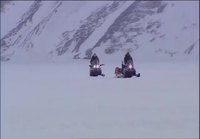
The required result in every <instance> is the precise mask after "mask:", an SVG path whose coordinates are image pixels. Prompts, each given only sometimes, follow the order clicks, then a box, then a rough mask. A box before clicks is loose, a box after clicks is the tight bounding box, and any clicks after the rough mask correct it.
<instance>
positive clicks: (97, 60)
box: [90, 53, 99, 65]
mask: <svg viewBox="0 0 200 139" xmlns="http://www.w3.org/2000/svg"><path fill="white" fill-rule="evenodd" d="M94 62H97V63H98V64H99V58H98V56H97V54H96V53H94V54H93V56H92V58H91V59H90V64H91V65H92V64H94Z"/></svg>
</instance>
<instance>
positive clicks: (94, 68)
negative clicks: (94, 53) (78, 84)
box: [89, 62, 105, 77]
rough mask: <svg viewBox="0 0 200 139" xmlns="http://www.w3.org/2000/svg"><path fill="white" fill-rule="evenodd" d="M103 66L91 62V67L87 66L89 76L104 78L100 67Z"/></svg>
mask: <svg viewBox="0 0 200 139" xmlns="http://www.w3.org/2000/svg"><path fill="white" fill-rule="evenodd" d="M103 65H104V64H99V63H98V62H93V63H92V64H91V65H89V67H90V76H98V75H101V76H103V77H104V76H105V74H103V73H102V70H101V66H103Z"/></svg>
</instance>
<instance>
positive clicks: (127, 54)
mask: <svg viewBox="0 0 200 139" xmlns="http://www.w3.org/2000/svg"><path fill="white" fill-rule="evenodd" d="M128 61H129V62H131V64H132V65H133V58H132V56H131V55H130V53H129V52H127V53H126V54H125V56H124V63H122V71H123V70H124V67H125V66H126V64H127V63H128Z"/></svg>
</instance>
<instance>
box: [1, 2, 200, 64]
mask: <svg viewBox="0 0 200 139" xmlns="http://www.w3.org/2000/svg"><path fill="white" fill-rule="evenodd" d="M16 3H17V2H16ZM197 3H198V2H196V1H191V2H187V1H177V2H172V1H96V2H91V1H83V2H78V1H74V2H72V1H34V2H31V3H28V2H27V3H23V7H26V6H27V7H29V6H30V5H31V6H30V7H29V9H28V10H27V11H26V12H25V13H24V14H23V16H20V14H22V12H24V10H25V9H26V8H24V9H23V10H19V8H14V9H15V12H16V13H18V15H19V17H18V19H19V20H18V22H17V25H16V26H15V27H13V28H11V27H12V26H13V23H12V25H9V27H8V28H10V31H9V32H8V33H6V32H7V31H8V28H7V29H5V30H3V32H2V33H1V34H2V36H1V60H2V61H7V60H10V59H12V60H17V59H19V60H22V59H29V60H31V59H37V58H39V57H40V58H39V59H46V60H47V59H48V60H51V59H52V58H53V59H59V57H63V58H66V57H70V58H75V59H77V58H90V56H91V54H92V53H94V52H98V53H101V54H102V57H103V56H104V55H105V56H107V55H110V54H112V55H114V54H119V55H120V53H124V51H131V52H133V53H134V55H136V56H137V57H138V58H141V59H152V60H155V59H158V58H161V57H165V58H169V57H170V58H172V57H173V58H179V59H193V60H194V59H195V60H196V59H198V55H199V52H198V50H199V48H198V44H199V32H198V30H199V19H198V17H199V14H198V13H199V12H198V10H199V5H198V4H197ZM18 5H19V6H18ZM18 5H16V7H20V6H22V4H21V5H20V4H18ZM25 5H26V6H25ZM13 12H14V10H13ZM9 14H10V12H6V11H5V12H4V13H1V15H3V16H2V23H3V24H2V26H1V27H2V28H4V27H5V26H6V23H9V22H8V21H9V20H8V19H7V15H9ZM9 17H10V16H9ZM11 17H12V16H11ZM16 19H17V18H16ZM16 19H15V21H16ZM4 34H5V35H4ZM144 55H145V56H144Z"/></svg>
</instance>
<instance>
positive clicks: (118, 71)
mask: <svg viewBox="0 0 200 139" xmlns="http://www.w3.org/2000/svg"><path fill="white" fill-rule="evenodd" d="M122 66H123V69H122V68H119V67H116V68H115V75H116V77H118V78H131V77H132V76H136V77H140V73H137V74H136V70H135V69H134V67H133V63H132V62H130V61H128V62H127V64H123V62H122Z"/></svg>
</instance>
